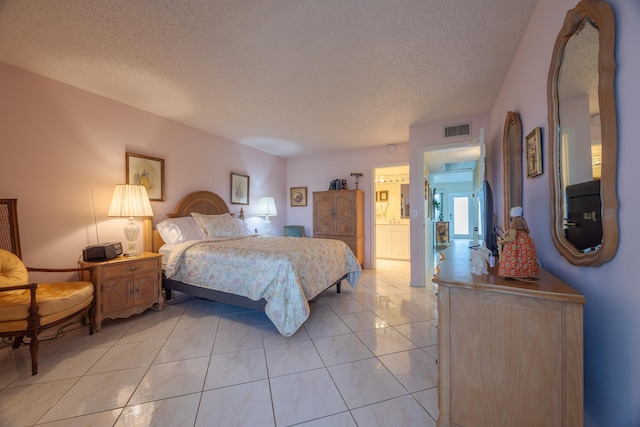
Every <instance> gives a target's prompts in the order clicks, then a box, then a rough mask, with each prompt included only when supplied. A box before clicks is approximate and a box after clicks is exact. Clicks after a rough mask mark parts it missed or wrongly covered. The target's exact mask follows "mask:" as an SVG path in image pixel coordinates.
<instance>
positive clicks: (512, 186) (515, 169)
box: [502, 111, 522, 227]
mask: <svg viewBox="0 0 640 427" xmlns="http://www.w3.org/2000/svg"><path fill="white" fill-rule="evenodd" d="M511 126H514V127H515V133H516V138H515V141H510V140H509V129H510V128H511ZM502 166H503V174H504V185H503V187H504V223H503V225H504V227H508V225H509V211H510V210H511V208H512V207H514V206H522V124H521V122H520V115H519V114H518V113H516V112H513V111H509V112H508V113H507V118H506V119H505V121H504V132H503V134H502ZM512 196H514V197H512Z"/></svg>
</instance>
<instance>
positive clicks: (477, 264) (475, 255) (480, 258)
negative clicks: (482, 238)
mask: <svg viewBox="0 0 640 427" xmlns="http://www.w3.org/2000/svg"><path fill="white" fill-rule="evenodd" d="M490 256H491V251H490V250H489V249H487V247H486V246H485V244H484V242H482V246H480V247H477V248H473V249H472V250H471V274H478V275H480V274H489V269H488V268H487V263H488V262H489V257H490Z"/></svg>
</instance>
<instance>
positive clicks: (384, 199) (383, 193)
mask: <svg viewBox="0 0 640 427" xmlns="http://www.w3.org/2000/svg"><path fill="white" fill-rule="evenodd" d="M380 201H381V202H388V201H389V190H382V191H380Z"/></svg>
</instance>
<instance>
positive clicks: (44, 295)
mask: <svg viewBox="0 0 640 427" xmlns="http://www.w3.org/2000/svg"><path fill="white" fill-rule="evenodd" d="M92 300H93V285H92V284H91V282H64V283H41V284H39V285H38V288H37V291H36V302H37V303H38V314H39V315H40V325H42V326H44V325H47V324H49V323H52V322H55V321H56V320H59V319H62V318H64V317H66V316H69V315H71V314H73V313H76V312H78V311H79V310H81V309H82V308H84V307H88V306H89V305H90V304H91V301H92ZM30 304H31V293H30V291H29V289H24V290H19V291H7V292H0V332H5V331H14V330H20V329H26V327H27V320H26V319H27V316H28V315H29V306H30Z"/></svg>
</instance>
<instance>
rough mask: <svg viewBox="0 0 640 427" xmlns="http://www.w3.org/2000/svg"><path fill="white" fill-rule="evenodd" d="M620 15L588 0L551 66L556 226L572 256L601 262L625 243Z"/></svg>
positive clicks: (575, 12)
mask: <svg viewBox="0 0 640 427" xmlns="http://www.w3.org/2000/svg"><path fill="white" fill-rule="evenodd" d="M614 45H615V22H614V16H613V11H612V10H611V7H610V6H609V5H608V4H607V3H605V2H603V1H597V0H582V1H580V3H578V5H577V6H576V7H575V9H572V10H570V11H569V12H568V13H567V16H566V18H565V21H564V25H563V26H562V29H561V30H560V33H559V34H558V38H557V39H556V44H555V47H554V49H553V56H552V58H551V66H550V69H549V78H548V87H547V96H548V103H549V160H550V163H551V164H550V167H549V171H550V174H549V175H550V183H551V233H552V239H553V243H554V244H555V246H556V248H557V249H558V251H559V252H560V253H561V254H562V255H563V256H564V257H566V258H567V260H568V261H569V262H571V263H572V264H576V265H591V266H597V265H601V264H603V263H605V262H607V261H609V260H611V258H613V256H614V255H615V252H616V249H617V247H618V199H617V195H616V164H617V151H618V136H617V124H616V120H617V119H616V102H615V91H614V76H615V68H616V65H615V60H614Z"/></svg>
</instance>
